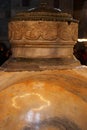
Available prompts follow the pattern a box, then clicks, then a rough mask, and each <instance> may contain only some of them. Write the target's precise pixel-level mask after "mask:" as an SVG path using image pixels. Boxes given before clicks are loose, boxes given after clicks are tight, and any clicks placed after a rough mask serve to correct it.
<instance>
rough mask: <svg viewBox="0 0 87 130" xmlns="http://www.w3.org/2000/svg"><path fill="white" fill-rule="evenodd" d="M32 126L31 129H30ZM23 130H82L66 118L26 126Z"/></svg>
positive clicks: (50, 119)
mask: <svg viewBox="0 0 87 130" xmlns="http://www.w3.org/2000/svg"><path fill="white" fill-rule="evenodd" d="M30 126H31V127H30ZM23 130H82V129H81V128H79V127H78V125H77V124H75V123H74V122H72V121H70V120H69V119H66V118H63V119H62V118H58V117H55V118H49V119H46V120H44V121H41V122H39V123H32V124H30V125H29V126H25V127H24V128H23Z"/></svg>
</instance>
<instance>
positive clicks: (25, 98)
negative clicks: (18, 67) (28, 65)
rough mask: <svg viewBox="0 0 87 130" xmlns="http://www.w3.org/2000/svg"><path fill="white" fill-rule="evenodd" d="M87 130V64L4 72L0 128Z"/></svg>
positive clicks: (0, 85)
mask: <svg viewBox="0 0 87 130" xmlns="http://www.w3.org/2000/svg"><path fill="white" fill-rule="evenodd" d="M12 129H13V130H87V67H86V66H77V67H75V68H73V69H60V70H46V71H20V72H19V71H16V72H5V71H1V72H0V130H12Z"/></svg>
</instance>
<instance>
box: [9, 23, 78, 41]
mask: <svg viewBox="0 0 87 130" xmlns="http://www.w3.org/2000/svg"><path fill="white" fill-rule="evenodd" d="M77 32H78V24H77V23H72V22H71V23H70V24H69V23H68V22H51V21H50V22H48V21H45V22H44V21H41V22H39V21H14V22H11V23H9V39H10V40H11V41H12V40H14V41H15V42H16V40H18V41H20V40H23V39H25V41H26V40H29V41H30V40H41V39H42V40H43V41H55V40H57V42H58V39H59V40H63V41H76V40H77V37H78V34H77ZM18 41H17V42H18Z"/></svg>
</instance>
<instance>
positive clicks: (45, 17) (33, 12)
mask: <svg viewBox="0 0 87 130" xmlns="http://www.w3.org/2000/svg"><path fill="white" fill-rule="evenodd" d="M22 20H24V21H64V22H65V21H67V22H76V23H78V20H76V19H73V17H72V15H71V14H68V13H63V12H61V11H59V10H58V9H55V8H48V9H47V8H32V9H29V10H27V11H24V12H20V13H17V14H16V15H15V16H14V17H13V18H12V19H11V21H22Z"/></svg>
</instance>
